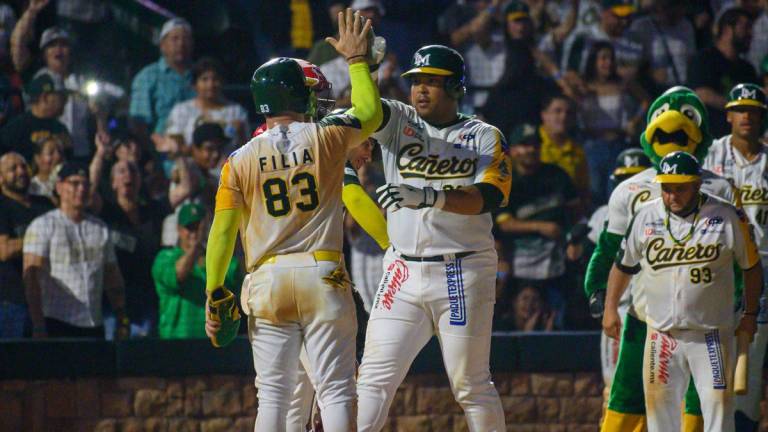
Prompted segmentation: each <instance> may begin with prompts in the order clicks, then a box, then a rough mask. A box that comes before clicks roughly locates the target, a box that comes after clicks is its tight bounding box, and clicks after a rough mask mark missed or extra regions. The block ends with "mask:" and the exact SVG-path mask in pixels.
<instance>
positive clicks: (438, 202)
mask: <svg viewBox="0 0 768 432" xmlns="http://www.w3.org/2000/svg"><path fill="white" fill-rule="evenodd" d="M435 193H436V194H437V196H436V197H435V205H434V207H435V208H439V209H441V210H442V209H443V207H445V191H441V190H440V191H435Z"/></svg>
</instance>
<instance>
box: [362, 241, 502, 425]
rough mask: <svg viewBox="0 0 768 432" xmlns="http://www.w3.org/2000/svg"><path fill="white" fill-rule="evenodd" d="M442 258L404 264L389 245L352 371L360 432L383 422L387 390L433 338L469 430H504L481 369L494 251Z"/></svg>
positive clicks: (488, 377)
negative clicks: (359, 361)
mask: <svg viewBox="0 0 768 432" xmlns="http://www.w3.org/2000/svg"><path fill="white" fill-rule="evenodd" d="M447 258H449V259H448V260H446V261H443V262H416V261H405V260H403V259H401V258H400V257H399V256H398V255H397V254H396V253H395V252H393V251H392V249H391V248H390V250H389V251H387V253H386V255H385V257H384V263H383V264H384V276H383V278H382V281H381V284H380V286H379V289H378V291H377V293H376V298H375V300H374V304H373V309H372V311H371V318H370V320H369V321H368V329H367V332H366V338H365V351H364V353H363V361H362V364H361V366H360V371H359V376H358V383H357V394H358V418H357V427H358V430H359V431H360V432H369V431H379V430H381V429H382V427H384V425H385V422H386V418H387V413H388V412H389V407H390V405H391V403H392V399H393V397H394V395H395V391H396V390H397V388H398V386H399V385H400V383H401V382H402V381H403V379H404V378H405V375H406V374H407V372H408V369H409V368H410V366H411V363H412V362H413V360H414V358H415V357H416V355H417V354H418V353H419V351H421V349H422V348H423V347H424V345H426V343H427V342H428V341H429V339H430V338H431V337H432V336H433V335H437V338H438V341H439V342H440V347H441V350H442V353H443V362H444V364H445V368H446V370H447V372H448V379H449V381H450V385H451V389H452V390H453V394H454V397H455V398H456V401H457V402H458V403H459V404H460V405H461V407H462V408H463V409H464V413H465V415H466V419H467V423H468V425H469V430H470V431H472V432H492V431H504V430H505V423H504V411H503V409H502V407H501V400H500V399H499V395H498V393H497V392H496V389H495V388H494V385H493V382H492V381H491V373H490V370H489V366H488V358H489V355H490V348H491V323H492V319H493V304H494V297H495V292H494V290H495V279H496V267H497V257H496V252H495V251H494V250H489V251H483V252H479V253H475V254H472V255H470V256H468V257H466V258H463V259H450V258H451V257H447Z"/></svg>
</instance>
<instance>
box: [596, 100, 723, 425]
mask: <svg viewBox="0 0 768 432" xmlns="http://www.w3.org/2000/svg"><path fill="white" fill-rule="evenodd" d="M707 117H708V116H707V111H706V108H704V105H703V104H702V102H701V100H700V99H699V98H698V97H697V96H696V94H695V93H694V92H693V91H692V90H690V89H688V88H686V87H680V86H678V87H673V88H670V89H669V90H667V91H666V92H665V93H664V94H662V95H661V96H660V97H659V98H658V99H656V100H655V101H654V102H653V104H652V105H651V107H650V108H649V109H648V115H647V124H648V126H647V127H646V129H645V131H644V132H643V133H642V134H641V136H640V142H641V144H642V148H643V151H644V153H645V154H646V155H647V156H648V157H649V158H650V159H651V162H652V163H653V166H654V167H658V163H659V161H660V160H661V158H663V157H664V156H665V155H667V154H669V153H671V152H674V151H685V152H687V153H691V154H693V155H694V156H696V157H697V158H698V159H699V160H704V156H706V154H707V150H708V148H709V146H710V144H711V143H712V137H711V136H710V134H709V128H708V124H707V120H708V119H707ZM655 175H656V168H649V169H647V170H645V171H643V172H641V173H639V174H637V175H636V176H634V177H632V178H631V179H630V180H627V181H626V182H623V183H622V184H621V185H619V186H618V187H617V189H616V190H614V192H613V193H612V194H611V198H610V200H609V203H608V208H609V213H608V227H607V228H606V229H605V230H604V231H603V232H602V233H601V234H600V237H599V240H598V244H597V248H596V249H595V251H594V253H593V254H592V257H591V259H590V262H589V266H588V268H587V274H586V279H585V282H584V287H585V291H586V294H587V296H588V297H589V303H590V310H591V313H592V315H593V316H595V317H599V316H601V315H602V311H603V307H604V298H605V290H606V284H607V281H608V272H609V271H610V269H611V266H612V264H613V261H614V258H615V257H616V252H617V251H618V249H619V245H620V243H621V239H622V236H623V235H624V232H625V231H626V228H627V226H628V225H629V221H630V219H631V216H632V215H633V214H634V211H635V210H636V208H637V206H638V205H639V204H640V203H642V202H645V201H648V200H650V199H654V198H657V197H659V196H660V187H659V186H658V184H654V183H653V182H652V180H653V177H654V176H655ZM725 185H726V187H727V182H725ZM715 195H721V196H722V194H717V193H715ZM622 225H627V226H622ZM634 285H635V284H633V287H632V291H631V292H632V305H631V307H630V310H629V313H628V314H627V316H626V318H625V319H624V328H623V331H622V335H621V344H620V348H619V360H618V363H617V364H616V372H615V375H614V377H613V384H612V385H611V391H610V398H609V400H608V409H607V410H606V413H605V417H604V419H603V424H602V426H601V431H603V432H640V431H644V430H645V429H646V423H645V400H644V394H643V366H642V365H643V349H644V346H645V335H646V324H645V322H644V307H645V306H644V303H642V302H643V301H644V300H639V298H640V297H642V296H640V295H639V294H638V293H639V291H640V290H638V289H637V287H636V286H634ZM699 405H700V404H699V398H698V395H697V394H696V391H695V388H694V386H693V381H691V385H690V386H689V389H688V393H687V394H686V397H685V407H686V408H685V414H686V415H685V418H684V421H683V425H684V428H683V429H684V430H685V431H686V432H693V431H700V430H702V429H703V421H702V418H701V409H700V407H699Z"/></svg>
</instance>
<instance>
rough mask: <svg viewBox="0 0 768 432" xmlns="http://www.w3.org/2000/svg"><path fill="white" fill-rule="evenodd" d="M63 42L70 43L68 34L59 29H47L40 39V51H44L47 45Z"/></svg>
mask: <svg viewBox="0 0 768 432" xmlns="http://www.w3.org/2000/svg"><path fill="white" fill-rule="evenodd" d="M59 39H62V40H65V41H67V42H70V40H71V39H70V37H69V33H68V32H67V31H66V30H64V29H63V28H61V27H48V28H47V29H45V31H44V32H43V36H41V37H40V49H44V48H45V47H46V46H48V44H50V43H51V42H53V41H55V40H59Z"/></svg>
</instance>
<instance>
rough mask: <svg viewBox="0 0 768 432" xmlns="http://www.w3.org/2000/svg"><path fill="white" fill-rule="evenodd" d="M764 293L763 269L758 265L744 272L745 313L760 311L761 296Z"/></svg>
mask: <svg viewBox="0 0 768 432" xmlns="http://www.w3.org/2000/svg"><path fill="white" fill-rule="evenodd" d="M762 291H763V268H762V266H761V265H760V263H759V262H758V264H756V265H754V266H752V268H751V269H749V270H745V271H744V311H745V312H747V313H750V314H751V313H756V312H757V310H758V309H760V294H761V293H762Z"/></svg>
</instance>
